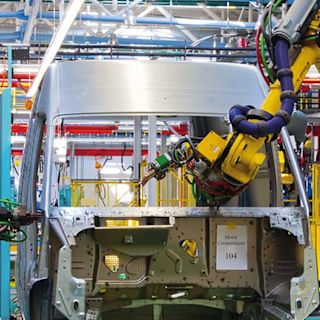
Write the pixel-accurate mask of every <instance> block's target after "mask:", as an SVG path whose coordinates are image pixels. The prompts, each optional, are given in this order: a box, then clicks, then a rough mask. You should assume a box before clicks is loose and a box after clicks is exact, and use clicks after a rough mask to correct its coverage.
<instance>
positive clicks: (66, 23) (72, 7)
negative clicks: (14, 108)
mask: <svg viewBox="0 0 320 320" xmlns="http://www.w3.org/2000/svg"><path fill="white" fill-rule="evenodd" d="M84 2H85V0H73V1H70V2H69V5H68V8H67V10H66V13H65V15H64V18H63V20H62V21H61V22H60V24H59V26H58V29H57V32H56V33H55V34H54V35H53V37H52V40H51V42H50V44H49V47H48V49H47V51H46V53H45V55H44V57H43V59H42V62H41V65H40V68H39V71H38V73H37V76H36V77H35V79H34V80H33V82H32V85H31V87H30V89H29V90H28V92H27V94H26V98H27V99H31V98H32V97H33V96H34V95H35V94H36V93H37V91H38V88H39V85H40V83H41V81H42V79H43V77H44V75H45V73H46V71H47V69H48V68H49V66H50V64H51V63H52V61H53V60H54V58H55V56H56V54H57V52H58V51H59V49H60V47H61V44H62V42H63V40H64V38H65V36H66V35H67V33H68V31H69V29H70V27H71V26H72V24H73V22H74V20H75V18H76V16H77V15H78V13H79V11H80V9H81V7H82V5H83V3H84Z"/></svg>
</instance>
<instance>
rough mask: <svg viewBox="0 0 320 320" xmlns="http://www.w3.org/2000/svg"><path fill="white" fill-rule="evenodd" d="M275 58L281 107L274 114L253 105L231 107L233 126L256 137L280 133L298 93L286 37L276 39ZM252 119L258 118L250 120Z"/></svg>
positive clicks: (230, 116) (289, 115)
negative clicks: (253, 120)
mask: <svg viewBox="0 0 320 320" xmlns="http://www.w3.org/2000/svg"><path fill="white" fill-rule="evenodd" d="M274 46H275V60H276V63H277V67H278V72H277V77H278V79H279V81H280V85H281V95H280V99H281V109H280V111H279V112H278V113H276V114H275V115H274V116H273V115H271V114H270V113H268V112H266V111H265V110H262V109H255V108H254V107H251V106H239V105H235V106H233V107H232V108H231V109H230V112H229V118H230V121H231V123H232V126H233V128H234V129H235V130H236V131H237V132H239V133H244V134H249V135H252V136H255V137H266V136H268V135H270V134H276V133H279V132H280V130H281V129H282V128H283V127H284V126H286V125H287V124H288V123H289V122H290V117H291V114H292V111H293V107H294V102H295V100H296V95H295V93H294V86H293V80H292V78H293V74H292V71H291V70H290V64H289V46H290V44H289V43H288V41H287V40H286V39H284V38H281V37H277V38H276V39H275V41H274ZM250 119H258V120H259V121H257V122H250V121H249V120H250Z"/></svg>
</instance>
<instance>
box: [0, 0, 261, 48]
mask: <svg viewBox="0 0 320 320" xmlns="http://www.w3.org/2000/svg"><path fill="white" fill-rule="evenodd" d="M67 5H68V1H64V0H60V1H41V0H34V1H20V2H18V1H1V4H0V26H1V29H2V32H1V33H0V41H2V42H19V43H24V44H29V43H32V42H35V43H37V42H45V43H47V42H49V41H50V39H51V36H52V34H53V33H54V31H55V29H56V28H57V25H58V23H59V21H60V20H61V19H62V17H63V16H64V12H65V8H66V6H67ZM261 9H262V4H260V3H257V2H255V1H230V2H229V1H208V2H206V3H203V2H196V1H156V2H152V3H151V2H149V1H147V0H129V1H118V0H113V1H98V0H91V1H87V2H86V3H85V5H84V6H83V7H82V12H81V14H80V15H79V16H78V17H77V21H76V23H75V24H74V26H73V28H72V30H71V31H70V33H69V35H68V37H67V41H68V42H74V43H84V42H89V43H112V42H116V43H119V44H123V45H125V44H162V45H166V44H170V45H174V46H176V45H191V44H193V43H195V44H196V45H197V46H201V45H202V44H206V45H208V44H210V45H215V46H217V45H220V46H225V45H227V44H229V43H230V42H232V41H234V40H233V39H234V38H236V37H239V36H244V37H245V36H247V35H248V34H249V35H250V34H252V33H254V30H255V26H256V22H257V20H258V17H259V14H260V10H261ZM203 39H204V40H203Z"/></svg>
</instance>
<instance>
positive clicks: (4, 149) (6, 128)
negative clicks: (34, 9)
mask: <svg viewBox="0 0 320 320" xmlns="http://www.w3.org/2000/svg"><path fill="white" fill-rule="evenodd" d="M11 82H12V52H11V47H8V89H3V91H2V95H1V105H0V154H1V158H0V199H2V198H9V197H10V163H11V141H10V139H11ZM9 308H10V244H9V243H8V242H4V241H0V320H9V317H10V310H9Z"/></svg>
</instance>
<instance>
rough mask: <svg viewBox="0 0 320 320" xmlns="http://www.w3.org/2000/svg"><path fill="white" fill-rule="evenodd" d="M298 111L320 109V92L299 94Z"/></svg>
mask: <svg viewBox="0 0 320 320" xmlns="http://www.w3.org/2000/svg"><path fill="white" fill-rule="evenodd" d="M297 109H299V110H301V111H314V110H319V109H320V90H312V91H309V92H303V93H299V100H298V104H297Z"/></svg>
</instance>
